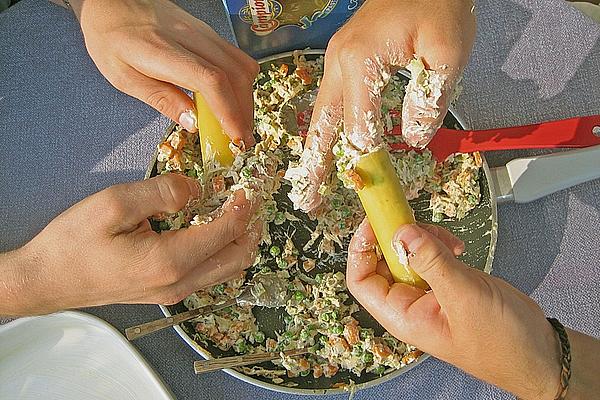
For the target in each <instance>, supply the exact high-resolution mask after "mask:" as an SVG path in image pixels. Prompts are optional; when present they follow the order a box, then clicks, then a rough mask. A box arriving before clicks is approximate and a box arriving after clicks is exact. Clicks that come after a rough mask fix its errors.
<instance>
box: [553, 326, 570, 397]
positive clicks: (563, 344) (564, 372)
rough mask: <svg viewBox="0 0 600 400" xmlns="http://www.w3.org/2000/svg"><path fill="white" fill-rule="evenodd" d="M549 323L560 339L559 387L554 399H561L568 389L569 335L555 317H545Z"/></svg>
mask: <svg viewBox="0 0 600 400" xmlns="http://www.w3.org/2000/svg"><path fill="white" fill-rule="evenodd" d="M547 319H548V322H550V325H552V327H553V328H554V330H555V331H556V333H558V339H559V341H560V365H561V370H560V389H559V392H558V394H557V395H556V398H555V399H556V400H563V399H564V398H565V397H566V396H567V390H568V389H569V379H571V345H570V344H569V336H567V331H565V327H564V326H563V324H561V323H560V322H558V320H557V319H556V318H547Z"/></svg>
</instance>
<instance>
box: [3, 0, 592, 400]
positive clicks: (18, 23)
mask: <svg viewBox="0 0 600 400" xmlns="http://www.w3.org/2000/svg"><path fill="white" fill-rule="evenodd" d="M476 3H477V14H478V24H479V29H478V36H477V41H476V44H475V49H474V51H473V56H472V59H471V63H470V65H469V67H468V68H467V70H466V72H465V76H464V92H463V94H462V96H461V98H460V100H459V103H458V107H457V108H458V111H459V112H460V113H462V115H463V116H465V118H466V121H467V122H468V123H469V124H470V125H471V126H472V127H475V128H491V127H500V126H508V125H512V124H526V123H533V122H539V121H541V120H549V119H559V118H566V117H571V116H577V115H591V114H597V113H600V76H599V72H598V71H600V43H599V41H598V38H599V37H600V26H599V25H596V24H594V23H593V22H592V21H591V20H590V19H588V18H586V17H584V16H583V15H582V14H580V13H578V12H577V11H576V10H574V9H573V8H572V7H571V6H570V5H568V4H566V3H563V2H562V1H561V0H545V1H533V0H530V1H527V0H512V1H491V0H481V1H477V2H476ZM184 6H185V7H186V8H187V9H189V10H190V11H191V12H192V13H194V14H195V15H197V16H198V17H199V18H201V19H203V20H205V21H206V22H208V23H209V24H210V25H212V26H213V27H214V28H215V29H216V30H217V32H219V33H220V34H221V35H223V36H224V37H226V38H228V39H230V40H231V38H232V35H231V32H230V31H229V27H228V24H227V21H226V19H225V14H224V11H223V8H222V6H221V3H220V2H219V1H218V0H198V1H195V2H194V1H188V2H185V3H184ZM0 34H1V39H0V134H1V135H2V140H1V142H0V199H1V201H0V217H1V218H2V221H3V222H2V224H1V225H0V250H8V249H11V248H14V247H17V246H19V245H22V244H23V243H25V242H26V241H27V240H29V239H30V238H32V237H33V236H34V235H35V234H36V233H37V232H38V231H39V230H40V229H41V228H42V227H43V226H44V225H45V224H47V223H48V221H50V220H51V219H52V218H53V217H54V216H56V215H57V214H58V213H59V212H61V211H62V210H64V209H66V208H67V207H69V206H70V205H72V204H73V203H75V202H76V201H78V200H80V199H82V198H83V197H85V196H87V195H89V194H91V193H93V192H95V191H98V190H100V189H102V188H104V187H107V186H109V185H111V184H114V183H117V182H124V181H131V180H136V179H141V178H142V177H143V175H144V171H145V169H146V165H147V162H148V160H149V158H150V156H151V154H152V152H153V150H154V148H155V146H156V144H157V142H158V140H159V138H160V137H161V135H162V133H163V130H164V128H165V127H166V125H167V122H168V121H167V120H166V119H165V118H163V117H161V116H159V115H158V114H157V113H156V112H154V111H153V110H152V109H150V108H149V107H147V106H145V105H144V104H142V103H140V102H138V101H137V100H135V99H132V98H130V97H128V96H126V95H124V94H121V93H119V92H118V91H117V90H115V89H114V88H112V87H111V86H110V85H109V84H108V83H107V82H106V80H105V79H104V78H103V77H102V76H101V75H100V74H99V73H98V71H97V70H96V68H95V66H94V64H93V63H92V61H91V60H90V58H89V57H88V55H87V53H86V50H85V47H84V45H83V41H82V36H81V33H80V31H79V27H78V25H77V22H76V20H75V19H74V17H73V16H72V15H71V14H70V13H69V12H67V11H66V10H64V9H62V8H59V7H56V6H54V5H50V4H48V3H47V2H45V1H34V0H25V1H22V2H21V3H19V4H18V5H17V6H15V7H13V8H11V9H10V10H9V11H7V12H4V13H2V14H0ZM521 154H524V153H523V152H521V153H517V152H505V153H498V154H493V155H490V156H489V159H490V161H491V163H492V165H500V164H502V163H505V162H506V161H508V160H510V159H511V158H514V157H515V156H517V155H521ZM549 173H551V171H549ZM599 206H600V181H594V182H589V183H586V184H582V185H579V186H577V187H575V188H572V189H570V190H567V191H563V192H560V193H556V194H554V195H551V196H548V197H546V198H544V199H541V200H539V201H536V202H534V203H530V204H526V205H502V206H501V207H500V208H499V240H498V249H497V253H496V258H495V262H494V271H493V273H494V274H495V275H497V276H500V277H502V278H504V279H506V280H507V281H508V282H510V283H511V284H513V285H515V286H516V287H517V288H519V289H521V290H523V291H524V292H525V293H527V294H529V295H530V296H531V297H532V298H534V299H535V300H536V301H537V302H539V304H540V305H541V306H542V308H543V309H544V310H545V311H546V313H547V314H548V315H552V316H556V317H558V318H559V319H560V320H562V321H563V322H564V323H565V325H568V326H570V327H573V328H575V329H579V330H581V331H583V332H586V333H588V334H591V335H594V336H600V307H599V303H600V302H599V300H600V299H599V296H600V294H599V293H600V278H599V266H600V261H599V257H598V254H600V236H599V230H598V226H599V225H600V213H599V211H598V209H599ZM87 311H88V312H91V313H92V314H95V315H97V316H100V317H101V318H103V319H105V320H107V321H108V322H110V323H111V324H113V325H114V326H116V327H117V328H119V329H123V328H124V327H126V326H130V325H132V324H137V323H141V322H144V321H147V320H150V319H153V318H157V317H159V316H160V315H161V314H160V312H159V310H158V308H157V307H156V306H147V305H146V306H106V307H98V308H94V309H90V310H87ZM136 346H137V347H138V349H139V350H140V351H141V352H142V354H143V355H144V356H145V357H146V358H147V359H148V361H149V362H150V364H151V365H152V366H153V367H154V368H155V369H156V370H157V371H158V373H159V374H160V375H161V376H162V377H163V379H164V380H165V382H166V383H167V384H168V385H169V386H170V387H171V389H172V390H173V392H174V393H175V395H176V396H177V398H180V399H192V398H194V399H196V398H198V399H242V398H243V399H245V398H254V399H267V398H269V399H290V398H292V397H293V396H290V395H282V394H277V393H273V392H269V391H266V390H263V389H258V388H255V387H253V386H251V385H248V384H246V383H243V382H240V381H238V380H236V379H234V378H231V377H229V376H228V375H226V374H224V373H221V372H218V373H213V374H208V375H203V376H200V377H196V376H194V374H193V372H192V368H191V363H192V361H193V360H194V359H196V358H198V357H197V355H196V354H195V353H194V352H193V351H192V350H191V349H189V348H188V347H186V345H185V344H184V343H183V342H182V341H181V340H180V339H179V337H178V336H177V335H176V334H175V333H174V331H172V330H167V331H164V332H161V333H158V334H156V335H153V336H150V337H147V338H144V339H142V340H140V341H138V342H136ZM515 351H518V349H516V350H515ZM510 397H511V396H510V395H509V394H507V393H504V392H502V391H501V390H498V389H497V388H494V387H493V386H490V385H487V384H484V383H482V382H479V381H477V380H476V379H473V378H471V377H469V376H468V375H466V374H464V373H462V372H461V371H459V370H457V369H455V368H454V367H452V366H450V365H447V364H445V363H443V362H440V361H437V360H434V359H429V360H428V361H426V362H425V363H423V364H422V365H421V366H419V367H418V368H416V369H414V370H413V371H411V372H410V373H408V374H405V375H403V376H401V377H399V378H397V379H394V380H392V381H390V382H388V383H386V384H383V385H380V386H378V387H376V388H373V389H369V390H365V391H362V392H359V393H358V394H357V396H356V398H357V399H371V398H379V399H382V400H383V399H396V398H407V399H425V398H426V399H474V398H477V399H500V398H510Z"/></svg>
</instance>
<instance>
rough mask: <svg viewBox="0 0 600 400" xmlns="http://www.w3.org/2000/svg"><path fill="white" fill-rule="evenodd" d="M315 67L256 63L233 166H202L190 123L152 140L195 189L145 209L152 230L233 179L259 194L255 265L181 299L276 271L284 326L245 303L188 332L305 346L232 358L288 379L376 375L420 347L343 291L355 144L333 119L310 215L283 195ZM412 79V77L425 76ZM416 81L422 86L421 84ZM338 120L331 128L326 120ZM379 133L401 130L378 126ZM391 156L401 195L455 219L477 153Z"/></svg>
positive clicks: (386, 93) (206, 201)
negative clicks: (442, 157) (249, 121)
mask: <svg viewBox="0 0 600 400" xmlns="http://www.w3.org/2000/svg"><path fill="white" fill-rule="evenodd" d="M322 74H323V59H322V58H319V59H317V60H314V61H308V60H306V59H305V58H304V57H303V56H301V55H296V56H295V58H294V62H293V64H290V65H287V64H282V65H279V66H276V65H273V66H271V68H270V69H269V70H268V71H266V72H264V73H261V74H260V75H259V77H258V79H257V83H256V85H255V92H254V101H255V126H256V136H257V145H256V146H255V147H254V148H253V149H251V150H248V151H246V152H241V151H240V150H238V149H236V148H233V150H234V155H235V161H234V164H233V167H232V168H223V167H221V166H220V165H218V164H216V163H214V162H213V163H209V164H208V165H206V166H203V164H202V161H201V155H200V154H201V152H200V148H199V144H198V142H199V140H198V137H197V134H192V133H189V132H187V131H186V130H184V129H183V128H182V127H180V126H177V127H176V128H175V129H174V130H173V132H172V133H171V134H170V135H169V137H168V138H167V140H165V141H164V142H163V143H161V144H160V146H159V153H158V173H159V174H161V173H166V172H179V173H183V174H186V175H188V176H190V177H194V178H196V179H198V181H199V182H200V184H201V185H202V188H203V194H204V195H203V198H202V199H201V200H200V201H197V202H195V203H193V204H189V205H188V206H187V207H186V208H185V209H183V210H181V211H179V212H178V213H176V214H172V215H164V216H161V217H160V218H155V223H156V224H157V227H158V229H160V230H175V229H180V228H185V227H189V226H190V225H198V224H203V223H206V222H208V221H211V220H212V219H213V218H215V216H216V215H218V214H215V213H216V212H218V211H217V210H218V209H219V207H220V206H221V205H222V204H223V203H224V202H225V201H226V200H227V198H228V197H229V196H230V195H231V194H232V192H233V191H235V190H239V189H243V190H244V191H245V192H246V196H247V198H250V199H258V200H260V207H259V210H258V212H257V216H256V218H259V219H260V220H261V221H264V227H263V228H264V229H263V230H262V232H263V233H262V238H261V244H260V249H259V252H258V255H257V257H256V260H255V262H254V265H253V266H252V267H251V268H250V269H249V270H248V272H244V273H242V274H240V276H239V277H238V278H236V279H233V280H231V281H229V282H224V283H221V284H218V285H215V286H212V287H209V288H205V289H202V290H199V291H197V292H196V293H194V294H192V295H190V296H189V297H188V298H187V299H185V300H184V302H183V303H184V305H185V306H186V307H187V308H188V309H193V308H198V307H201V306H205V305H209V304H217V303H222V302H224V301H227V300H229V299H232V298H235V297H237V296H238V295H239V294H240V293H241V290H242V289H243V285H244V284H245V283H247V282H248V281H249V280H250V279H252V277H256V276H257V275H260V274H276V276H277V277H278V278H280V279H284V280H285V281H286V282H287V289H286V290H287V293H286V296H287V299H288V300H287V304H286V306H285V308H280V309H279V313H280V314H281V316H280V317H281V319H282V320H280V321H279V322H278V324H279V325H280V326H282V327H284V328H282V329H280V330H278V331H275V332H274V333H271V334H270V335H267V334H266V333H265V332H264V331H268V330H269V329H267V327H261V326H260V324H259V323H258V322H257V319H256V318H255V315H254V314H253V308H252V306H250V305H235V306H232V307H229V308H226V309H223V310H220V311H217V312H215V313H213V314H210V315H203V316H200V317H198V318H196V319H195V320H193V321H192V324H193V326H194V328H195V335H194V339H195V340H196V341H198V342H201V343H204V344H205V345H211V346H215V347H217V348H219V349H220V350H222V351H230V352H235V353H240V354H243V353H252V352H261V351H277V352H283V351H285V350H290V349H302V348H308V349H310V351H309V353H308V354H307V355H304V356H297V357H293V358H289V357H285V356H283V353H282V357H281V359H280V360H277V361H275V362H273V364H272V365H271V366H267V367H261V366H253V367H242V368H239V370H241V371H242V372H244V373H246V374H249V375H255V376H261V377H263V378H267V379H271V380H272V381H273V382H274V383H277V384H283V385H287V386H295V385H297V383H295V382H293V380H289V379H287V378H294V377H297V376H307V375H311V376H312V377H314V378H319V377H327V378H332V377H334V376H335V375H336V374H337V373H338V371H341V370H346V371H350V373H352V374H354V375H356V376H360V375H362V374H376V375H382V374H384V373H386V371H390V370H393V369H399V368H402V367H403V366H405V365H407V364H409V363H411V362H412V361H414V360H415V359H417V358H418V356H419V355H420V354H422V353H421V352H420V351H419V350H417V349H416V348H414V347H412V346H410V345H408V344H406V343H402V342H400V341H398V340H397V339H395V338H394V337H392V336H391V335H390V334H388V333H387V332H385V331H383V330H382V329H381V328H380V329H379V332H378V333H377V332H376V330H375V329H372V328H367V327H365V326H361V323H359V321H358V319H357V313H358V311H359V306H358V305H357V304H356V303H355V302H354V301H353V299H352V298H351V296H350V295H349V293H348V292H347V289H346V285H345V276H344V273H343V272H341V271H343V270H344V268H345V263H346V248H347V244H348V241H349V239H350V237H351V235H352V233H353V232H354V231H355V229H356V228H357V226H358V224H359V223H360V222H361V221H362V219H363V218H364V212H363V210H362V207H361V205H360V202H359V200H358V196H357V195H356V193H355V192H354V190H352V189H349V188H348V187H352V185H351V184H349V182H348V179H349V177H348V174H347V171H348V170H349V169H351V167H352V163H353V160H354V159H355V157H356V155H357V154H358V153H360V151H359V149H357V148H356V146H354V145H353V144H352V142H351V141H349V140H348V139H347V138H346V136H345V135H339V132H340V131H341V127H336V126H333V127H332V133H331V134H332V139H331V140H335V141H336V144H335V146H334V151H333V153H334V154H333V157H334V163H335V165H336V168H335V170H336V171H331V173H329V174H328V176H327V178H326V179H325V181H324V182H323V184H321V186H320V187H319V188H318V191H319V194H320V195H321V198H322V201H321V202H320V204H319V205H318V207H316V208H315V209H314V210H312V211H311V212H310V214H309V215H306V214H303V213H302V212H301V211H298V210H296V209H294V206H293V204H292V201H290V199H289V198H288V195H290V197H291V198H292V199H294V196H301V194H302V191H303V190H304V188H305V187H306V179H308V178H309V174H310V173H311V171H308V170H303V169H302V167H301V166H300V163H299V160H300V157H301V155H302V153H303V148H304V144H305V137H306V134H307V128H308V124H309V122H310V118H311V110H312V108H311V106H312V103H313V101H314V97H315V92H316V89H317V88H318V86H319V82H320V79H321V76H322ZM418 76H419V79H418V80H416V81H415V82H412V81H411V84H412V85H419V84H420V85H427V84H429V83H428V80H427V79H422V78H423V72H420V73H419V75H418ZM405 86H406V82H405V81H404V80H403V79H402V78H400V77H398V76H392V77H391V78H390V80H389V83H388V85H387V86H386V87H385V88H384V89H383V92H382V95H383V98H382V118H383V123H384V129H385V130H386V132H391V130H392V127H393V126H396V125H400V124H401V115H402V101H403V97H404V93H405ZM423 90H426V88H424V89H423ZM336 129H337V131H335V130H336ZM385 140H386V143H382V144H381V145H382V146H386V145H387V143H390V142H394V141H398V140H400V139H399V137H397V136H389V135H388V136H385ZM392 161H393V163H394V166H395V168H396V171H397V173H398V176H399V177H400V179H401V181H402V183H403V185H404V188H405V191H406V194H407V197H408V198H409V199H414V198H417V197H419V196H420V195H422V194H429V195H430V197H431V200H430V207H431V211H432V220H433V221H441V220H442V219H444V218H453V219H460V218H462V217H464V216H465V215H466V214H467V213H468V212H469V211H470V210H471V209H473V208H474V207H475V206H476V205H477V204H478V203H479V201H480V197H481V194H480V191H479V181H478V179H479V173H480V167H481V158H480V157H479V155H478V154H477V153H475V154H456V155H453V156H451V157H449V158H448V159H447V160H446V161H444V162H443V163H437V162H436V161H435V160H434V159H433V157H432V156H431V153H430V152H429V151H428V150H427V149H424V150H422V151H418V152H417V151H408V152H406V151H402V152H395V153H392Z"/></svg>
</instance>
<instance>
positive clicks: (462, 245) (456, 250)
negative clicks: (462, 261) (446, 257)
mask: <svg viewBox="0 0 600 400" xmlns="http://www.w3.org/2000/svg"><path fill="white" fill-rule="evenodd" d="M464 251H465V242H463V241H461V242H460V243H459V244H457V245H456V246H455V247H454V255H457V256H460V255H461V254H462V253H463V252H464Z"/></svg>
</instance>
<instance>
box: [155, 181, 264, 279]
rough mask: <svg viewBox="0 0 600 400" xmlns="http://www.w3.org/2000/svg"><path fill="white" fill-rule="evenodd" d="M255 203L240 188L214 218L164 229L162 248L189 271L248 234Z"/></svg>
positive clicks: (174, 262) (178, 265) (181, 266)
mask: <svg viewBox="0 0 600 400" xmlns="http://www.w3.org/2000/svg"><path fill="white" fill-rule="evenodd" d="M256 206H257V205H256V204H252V203H250V202H249V201H248V200H246V198H245V196H244V192H243V191H241V190H240V191H237V192H236V193H235V194H234V195H233V196H232V198H231V199H230V200H229V201H227V202H226V203H225V204H224V205H223V207H222V208H221V209H220V210H219V212H218V213H217V214H216V217H215V218H214V219H213V220H212V221H210V222H208V223H206V224H202V225H197V226H190V227H189V228H187V229H182V230H178V231H169V232H163V234H165V238H166V239H165V240H162V241H161V246H160V248H159V251H161V252H163V253H164V254H167V255H168V257H169V258H170V259H171V260H172V261H173V264H174V265H175V266H177V268H180V269H183V270H185V271H190V270H191V269H193V268H195V267H197V266H198V265H200V264H201V263H202V262H203V261H205V260H207V259H209V258H210V257H211V256H212V255H214V254H216V253H217V252H219V251H220V250H222V249H223V248H225V247H226V246H228V245H229V244H230V243H231V242H233V241H234V240H236V239H238V238H240V237H241V236H243V235H245V234H247V233H248V225H249V222H250V220H251V218H252V217H253V215H254V212H255V210H256ZM161 236H162V234H161ZM186 273H187V272H186Z"/></svg>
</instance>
